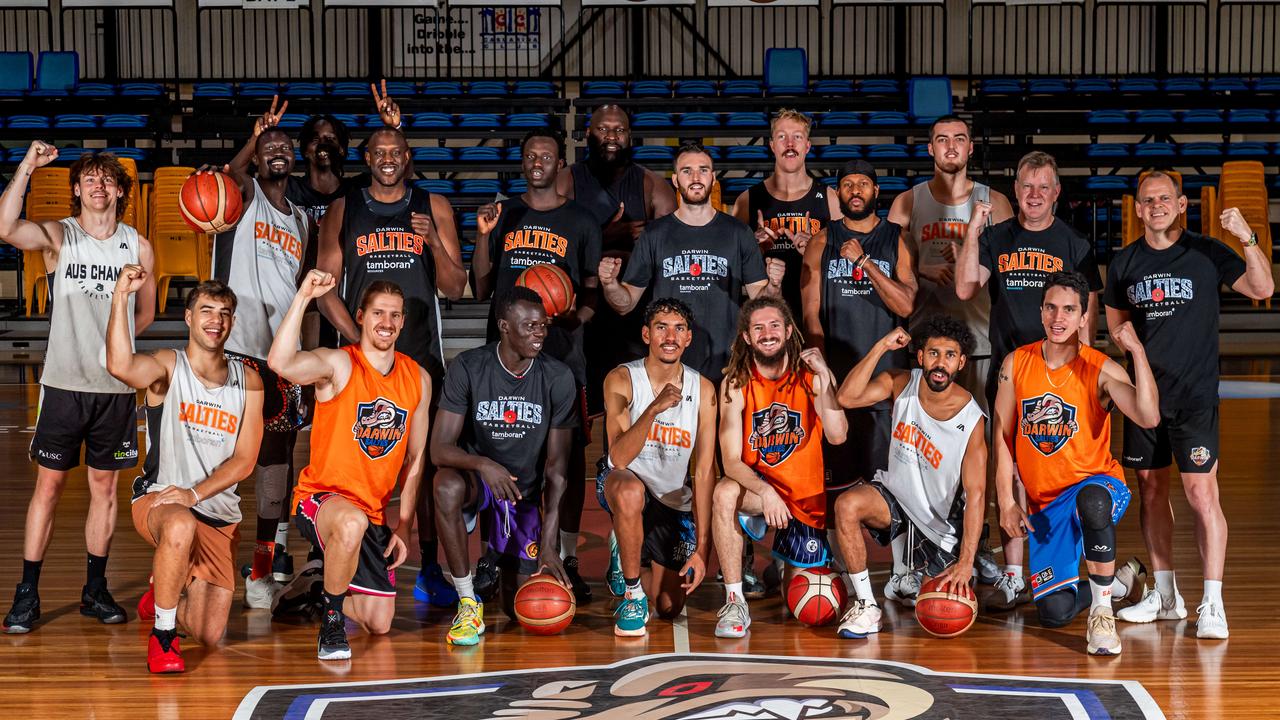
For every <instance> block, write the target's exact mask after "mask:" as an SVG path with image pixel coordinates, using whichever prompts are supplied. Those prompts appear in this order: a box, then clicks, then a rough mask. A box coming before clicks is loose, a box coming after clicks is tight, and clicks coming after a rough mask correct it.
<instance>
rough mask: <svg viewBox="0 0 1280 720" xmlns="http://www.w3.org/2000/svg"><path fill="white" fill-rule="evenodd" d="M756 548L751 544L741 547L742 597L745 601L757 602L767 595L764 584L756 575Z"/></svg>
mask: <svg viewBox="0 0 1280 720" xmlns="http://www.w3.org/2000/svg"><path fill="white" fill-rule="evenodd" d="M755 565H756V547H755V545H754V544H753V543H751V542H746V543H743V547H742V596H743V597H744V598H745V599H747V600H759V599H760V598H763V597H764V596H765V595H766V594H767V592H768V591H767V590H765V587H764V583H762V582H760V578H759V577H758V576H757V575H756V567H755Z"/></svg>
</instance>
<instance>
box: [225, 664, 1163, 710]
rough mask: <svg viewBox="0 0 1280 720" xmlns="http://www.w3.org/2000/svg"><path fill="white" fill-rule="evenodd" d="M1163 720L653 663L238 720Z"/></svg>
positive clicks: (966, 690)
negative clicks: (974, 719)
mask: <svg viewBox="0 0 1280 720" xmlns="http://www.w3.org/2000/svg"><path fill="white" fill-rule="evenodd" d="M286 717H287V718H307V719H308V720H329V719H332V718H352V717H361V718H375V717H376V718H399V717H412V718H447V719H448V720H461V719H463V718H466V719H467V720H483V719H488V720H499V719H500V718H529V719H533V718H546V719H547V720H551V719H552V718H554V719H555V720H678V719H683V720H816V719H817V718H822V719H823V720H840V719H843V720H852V719H854V718H858V719H859V720H889V719H890V718H892V719H893V720H913V719H919V720H943V719H944V718H985V719H989V720H1013V719H1014V718H1017V719H1019V720H1022V719H1024V718H1036V719H1037V720H1076V719H1078V718H1111V719H1112V720H1136V719H1138V718H1150V719H1152V720H1154V719H1156V718H1163V717H1164V715H1163V714H1162V713H1161V712H1160V709H1159V708H1158V707H1156V704H1155V702H1154V701H1152V699H1151V696H1150V695H1148V694H1147V692H1146V690H1144V689H1143V687H1142V686H1141V685H1140V684H1138V683H1136V682H1123V681H1087V680H1068V679H1058V678H1025V677H1008V676H999V675H967V674H965V675H962V674H952V675H949V674H943V673H935V672H933V671H932V670H929V669H927V668H922V667H919V666H916V665H907V664H904V663H894V662H887V661H876V660H842V659H832V658H787V657H769V656H759V655H713V654H706V655H687V654H679V655H677V654H670V655H649V656H644V657H639V658H633V659H630V660H624V661H621V662H618V663H614V664H612V665H603V666H594V667H572V668H553V669H540V670H515V671H506V672H495V673H481V674H477V675H454V676H449V677H439V678H420V679H416V680H396V681H391V682H382V683H377V682H373V683H338V684H326V685H293V686H282V687H264V688H255V689H254V690H253V691H251V692H250V693H249V695H248V696H247V697H245V699H244V701H242V702H241V703H240V707H239V709H238V710H237V711H236V714H235V716H234V718H235V720H271V719H275V718H286Z"/></svg>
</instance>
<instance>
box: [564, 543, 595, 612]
mask: <svg viewBox="0 0 1280 720" xmlns="http://www.w3.org/2000/svg"><path fill="white" fill-rule="evenodd" d="M564 572H565V574H566V575H568V576H569V584H570V585H571V586H572V587H573V601H574V602H575V603H577V604H579V605H586V604H587V603H589V602H591V586H590V585H588V584H587V581H586V580H583V579H582V574H581V573H579V572H578V556H577V555H570V556H569V557H567V558H565V559H564Z"/></svg>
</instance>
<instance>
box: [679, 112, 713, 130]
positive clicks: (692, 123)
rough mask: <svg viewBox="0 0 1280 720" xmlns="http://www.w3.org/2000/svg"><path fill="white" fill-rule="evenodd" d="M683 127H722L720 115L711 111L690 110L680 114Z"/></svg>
mask: <svg viewBox="0 0 1280 720" xmlns="http://www.w3.org/2000/svg"><path fill="white" fill-rule="evenodd" d="M679 123H680V127H682V128H717V127H720V116H719V115H717V114H715V113H709V112H688V113H684V114H683V115H681V116H680V120H679Z"/></svg>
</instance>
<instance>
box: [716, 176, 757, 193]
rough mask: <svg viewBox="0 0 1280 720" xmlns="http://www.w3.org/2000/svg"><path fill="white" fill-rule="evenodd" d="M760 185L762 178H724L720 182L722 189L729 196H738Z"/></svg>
mask: <svg viewBox="0 0 1280 720" xmlns="http://www.w3.org/2000/svg"><path fill="white" fill-rule="evenodd" d="M758 184H760V178H741V177H738V178H724V179H722V180H721V181H720V185H721V187H722V189H723V190H724V191H725V192H726V193H729V194H732V195H737V194H739V193H744V192H746V191H748V190H750V189H751V188H752V187H754V186H756V185H758Z"/></svg>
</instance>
